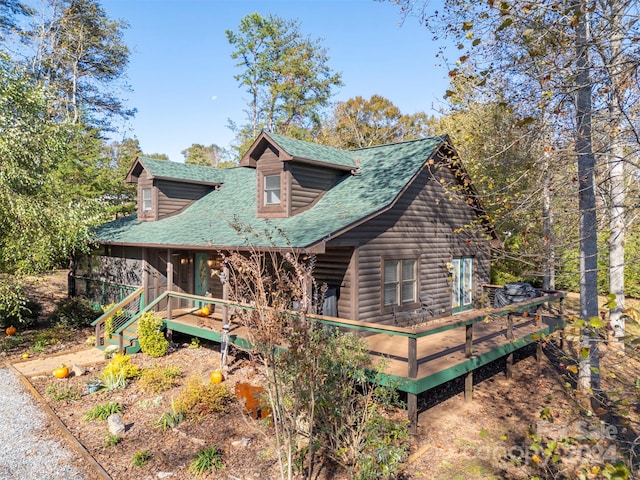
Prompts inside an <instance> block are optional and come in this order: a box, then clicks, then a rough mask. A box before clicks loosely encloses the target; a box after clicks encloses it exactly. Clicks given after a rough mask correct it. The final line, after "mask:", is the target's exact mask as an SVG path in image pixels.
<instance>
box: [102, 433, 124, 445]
mask: <svg viewBox="0 0 640 480" xmlns="http://www.w3.org/2000/svg"><path fill="white" fill-rule="evenodd" d="M121 441H122V437H121V436H120V435H114V434H113V433H111V432H107V434H106V435H105V437H104V446H105V448H109V447H115V446H116V445H118V444H119V443H120V442H121Z"/></svg>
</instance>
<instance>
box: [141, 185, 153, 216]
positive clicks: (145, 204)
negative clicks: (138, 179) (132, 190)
mask: <svg viewBox="0 0 640 480" xmlns="http://www.w3.org/2000/svg"><path fill="white" fill-rule="evenodd" d="M152 208H153V204H152V201H151V189H150V188H143V189H142V211H143V212H150V211H151V209H152Z"/></svg>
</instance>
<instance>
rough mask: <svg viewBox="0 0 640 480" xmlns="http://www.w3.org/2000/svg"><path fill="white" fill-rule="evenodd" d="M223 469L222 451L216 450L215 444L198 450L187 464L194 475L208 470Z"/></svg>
mask: <svg viewBox="0 0 640 480" xmlns="http://www.w3.org/2000/svg"><path fill="white" fill-rule="evenodd" d="M223 469H224V463H222V452H220V451H219V450H218V447H217V446H216V445H211V446H210V447H207V448H205V449H203V450H200V451H199V452H198V453H197V455H196V457H195V458H194V459H193V461H192V462H191V464H190V465H189V471H190V472H191V473H194V474H196V475H202V474H204V473H206V472H208V471H210V470H213V471H214V472H215V471H218V470H223Z"/></svg>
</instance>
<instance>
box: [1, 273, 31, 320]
mask: <svg viewBox="0 0 640 480" xmlns="http://www.w3.org/2000/svg"><path fill="white" fill-rule="evenodd" d="M37 311H39V306H37V305H36V304H34V303H33V302H30V300H29V299H28V298H27V295H26V294H25V293H24V290H23V285H22V282H21V281H20V280H19V279H18V278H16V277H9V276H5V275H3V276H0V327H1V328H3V329H4V328H6V327H9V326H11V325H13V326H15V327H19V328H25V327H30V326H32V325H33V324H35V323H36V321H37V319H38V317H37Z"/></svg>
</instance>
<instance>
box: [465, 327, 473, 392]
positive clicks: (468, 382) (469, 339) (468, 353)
mask: <svg viewBox="0 0 640 480" xmlns="http://www.w3.org/2000/svg"><path fill="white" fill-rule="evenodd" d="M464 356H465V357H466V358H471V357H472V356H473V324H472V323H470V324H469V325H466V326H465V344H464ZM464 400H465V402H470V401H471V400H473V370H471V371H470V372H469V373H467V374H466V376H465V378H464Z"/></svg>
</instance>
